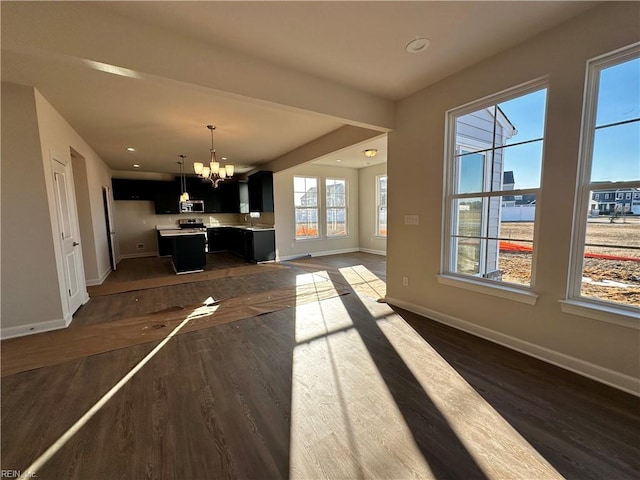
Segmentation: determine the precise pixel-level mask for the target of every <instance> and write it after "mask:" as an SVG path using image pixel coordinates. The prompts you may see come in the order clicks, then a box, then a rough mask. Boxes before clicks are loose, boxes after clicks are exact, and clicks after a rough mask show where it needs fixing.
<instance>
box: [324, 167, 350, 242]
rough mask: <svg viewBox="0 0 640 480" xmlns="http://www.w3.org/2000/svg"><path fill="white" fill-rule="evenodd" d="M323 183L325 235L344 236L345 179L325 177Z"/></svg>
mask: <svg viewBox="0 0 640 480" xmlns="http://www.w3.org/2000/svg"><path fill="white" fill-rule="evenodd" d="M325 183H326V184H325V194H326V195H325V196H326V206H327V237H344V236H346V235H347V180H346V179H344V178H327V179H326V182H325Z"/></svg>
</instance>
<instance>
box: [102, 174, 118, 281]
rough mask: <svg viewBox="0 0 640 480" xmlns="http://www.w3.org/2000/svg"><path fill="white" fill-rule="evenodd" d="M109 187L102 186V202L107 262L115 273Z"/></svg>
mask: <svg viewBox="0 0 640 480" xmlns="http://www.w3.org/2000/svg"><path fill="white" fill-rule="evenodd" d="M111 198H112V197H111V187H109V186H108V185H104V186H103V187H102V201H103V203H104V220H105V223H106V227H107V243H108V244H109V261H110V262H111V269H112V270H113V271H114V272H115V271H116V270H117V268H118V262H117V258H116V245H115V244H116V238H115V235H116V232H115V225H114V223H113V205H112V204H111Z"/></svg>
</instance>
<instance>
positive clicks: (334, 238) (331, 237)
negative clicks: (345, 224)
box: [325, 235, 350, 240]
mask: <svg viewBox="0 0 640 480" xmlns="http://www.w3.org/2000/svg"><path fill="white" fill-rule="evenodd" d="M349 237H350V235H327V236H326V237H325V238H326V239H327V240H336V239H341V238H349Z"/></svg>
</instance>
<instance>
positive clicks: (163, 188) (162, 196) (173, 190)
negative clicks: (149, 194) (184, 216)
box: [153, 181, 180, 215]
mask: <svg viewBox="0 0 640 480" xmlns="http://www.w3.org/2000/svg"><path fill="white" fill-rule="evenodd" d="M154 183H155V194H154V198H153V200H154V203H155V211H156V214H158V215H162V214H177V213H180V209H179V201H180V183H179V182H177V181H173V182H172V181H157V182H154Z"/></svg>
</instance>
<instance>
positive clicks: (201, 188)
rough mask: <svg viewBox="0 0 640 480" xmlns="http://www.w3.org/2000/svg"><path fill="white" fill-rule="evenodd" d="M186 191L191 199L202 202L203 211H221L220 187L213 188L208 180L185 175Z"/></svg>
mask: <svg viewBox="0 0 640 480" xmlns="http://www.w3.org/2000/svg"><path fill="white" fill-rule="evenodd" d="M186 183H187V192H189V198H190V199H191V200H202V201H203V202H204V213H222V212H223V210H222V199H221V192H220V188H219V187H218V188H213V185H212V184H211V182H209V181H206V180H205V181H203V180H202V179H201V178H199V177H187V178H186Z"/></svg>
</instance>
